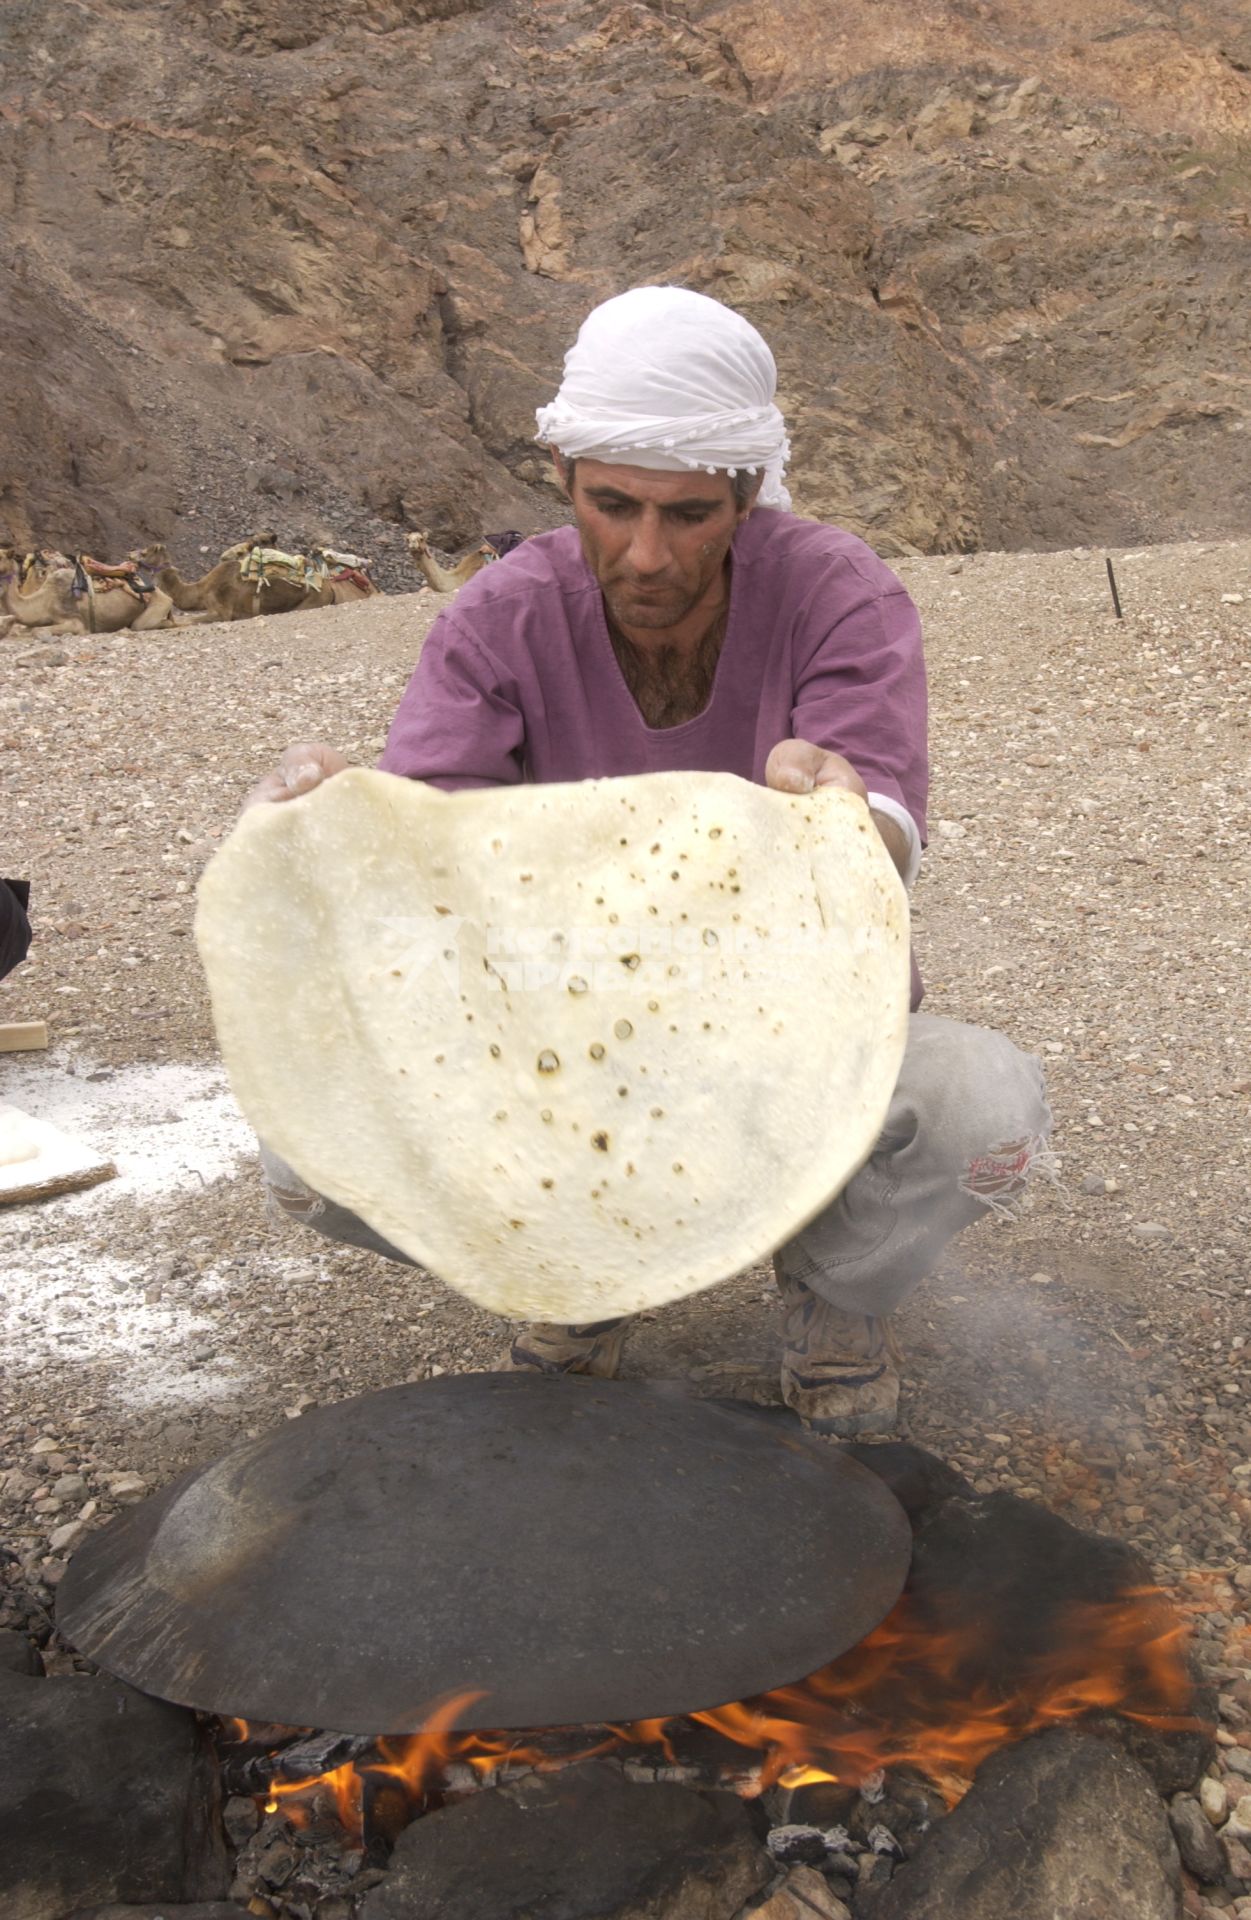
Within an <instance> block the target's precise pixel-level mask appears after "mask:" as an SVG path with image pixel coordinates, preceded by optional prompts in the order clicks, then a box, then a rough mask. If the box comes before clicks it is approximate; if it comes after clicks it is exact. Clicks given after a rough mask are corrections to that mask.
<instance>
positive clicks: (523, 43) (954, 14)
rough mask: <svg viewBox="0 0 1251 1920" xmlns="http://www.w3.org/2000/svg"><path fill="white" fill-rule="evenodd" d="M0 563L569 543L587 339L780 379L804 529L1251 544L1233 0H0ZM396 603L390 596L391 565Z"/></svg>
mask: <svg viewBox="0 0 1251 1920" xmlns="http://www.w3.org/2000/svg"><path fill="white" fill-rule="evenodd" d="M0 36H2V38H0V350H2V351H3V354H4V359H5V363H6V369H7V378H6V380H5V383H4V396H3V401H2V402H0V404H2V405H3V409H4V419H3V433H2V438H0V532H3V531H5V530H6V529H7V531H9V532H10V533H11V534H12V535H13V536H15V537H17V538H19V539H23V540H25V539H29V538H33V537H38V538H41V539H43V540H49V541H57V542H64V543H67V544H71V545H87V546H92V547H95V548H98V549H106V550H109V551H110V552H117V551H120V550H121V549H122V548H124V547H128V546H130V545H133V544H135V543H137V542H139V541H142V540H146V539H148V538H151V537H163V538H166V539H168V540H171V541H172V543H173V545H174V548H175V551H176V552H178V553H180V554H181V555H182V556H184V558H185V559H192V560H193V559H194V556H195V554H196V551H197V549H198V548H200V547H207V548H210V549H215V548H216V547H217V546H218V545H220V544H222V543H224V542H225V541H226V540H229V539H235V538H238V537H239V536H240V534H241V532H244V531H247V530H248V529H249V528H250V527H251V525H253V524H260V523H263V522H266V521H273V522H275V523H276V524H277V525H278V527H279V528H280V530H281V531H282V533H283V535H284V537H286V538H290V539H293V540H295V539H302V538H313V537H317V536H319V535H320V536H333V537H334V538H336V539H337V540H338V541H340V542H341V543H346V544H352V545H359V546H361V547H362V548H363V549H364V550H372V551H375V552H379V551H381V552H382V553H383V554H384V555H386V554H388V553H389V554H390V555H391V556H392V570H393V577H394V578H395V580H396V582H397V583H398V579H399V578H400V577H403V576H404V572H405V570H404V569H403V567H402V564H401V562H400V560H399V555H400V552H401V542H400V537H399V529H400V528H401V527H402V526H405V525H408V526H414V525H421V526H424V527H426V528H428V529H430V530H431V532H432V534H433V537H434V538H435V539H436V541H439V542H442V544H444V545H446V546H454V545H456V544H457V543H458V542H460V541H462V540H468V539H469V538H471V537H476V536H477V535H478V534H479V532H480V531H481V530H482V529H483V528H496V527H504V526H517V527H521V528H523V529H526V530H532V529H534V528H537V527H539V526H542V525H549V524H552V523H553V522H554V521H556V520H559V519H560V518H562V517H563V515H562V512H561V503H560V500H559V498H558V496H557V495H556V494H555V492H554V490H553V489H552V487H551V485H550V482H549V481H548V480H547V478H546V477H545V475H546V467H545V462H544V460H543V458H542V456H541V455H539V454H538V453H537V452H536V450H535V448H534V446H533V444H532V439H531V436H532V434H533V409H534V407H535V406H536V405H537V404H539V403H540V402H542V401H543V400H545V399H547V398H549V397H550V395H551V393H552V391H553V390H554V387H555V385H556V383H557V380H558V378H559V369H560V362H561V356H562V354H563V351H564V348H565V346H566V345H567V344H568V342H569V340H570V339H571V338H572V335H573V333H574V332H575V331H576V328H577V325H578V322H579V320H580V318H581V316H582V314H583V313H584V312H585V311H586V309H587V308H588V307H589V306H590V305H592V304H593V303H594V302H595V301H596V300H597V299H599V298H602V297H604V296H605V295H607V294H609V293H611V292H615V291H618V290H620V289H621V288H622V287H625V286H628V285H631V284H636V283H638V282H640V281H648V280H659V279H675V280H681V281H683V282H684V283H686V284H688V285H691V286H695V287H698V288H700V289H702V290H704V291H706V292H709V293H712V294H714V295H716V296H717V297H718V298H721V299H725V300H728V301H729V302H731V303H732V304H734V305H736V306H738V307H740V308H741V309H742V310H743V311H744V312H745V313H747V314H748V315H749V317H750V318H751V319H752V320H754V321H755V322H756V324H757V325H758V326H759V327H760V328H761V330H762V331H763V332H764V333H765V335H766V337H767V338H768V339H769V341H770V342H771V344H772V345H773V347H774V350H775V352H776V354H777V358H778V362H779V367H780V370H781V380H782V399H783V402H784V404H785V406H786V408H787V410H788V414H789V416H790V418H791V420H792V423H793V434H792V438H793V442H794V460H793V465H792V475H791V478H792V489H793V491H794V493H795V496H796V503H797V505H798V506H799V507H800V509H801V510H803V511H806V512H810V513H814V514H817V515H820V516H823V517H828V518H831V519H835V520H839V521H841V522H842V523H843V524H845V525H849V526H852V527H854V528H855V529H857V530H858V531H861V532H863V533H864V534H865V535H866V536H867V537H868V538H869V539H870V540H872V541H873V542H874V543H875V544H876V545H877V546H878V547H879V548H880V549H881V550H882V551H884V552H886V553H891V552H895V553H899V552H904V551H908V550H910V549H915V548H921V549H928V550H932V549H943V548H957V547H972V546H979V545H980V546H992V547H994V546H999V547H1007V546H1013V547H1015V546H1048V545H1060V544H1068V545H1072V544H1079V543H1082V542H1087V541H1096V540H1098V541H1107V542H1118V543H1123V542H1127V541H1137V540H1142V539H1148V538H1161V537H1166V536H1169V537H1172V536H1177V535H1180V534H1184V533H1187V532H1191V531H1198V532H1203V533H1211V534H1214V533H1219V532H1229V533H1232V532H1235V531H1241V530H1243V529H1245V525H1246V522H1247V514H1248V508H1249V507H1251V451H1249V448H1248V433H1247V431H1246V428H1247V420H1248V416H1249V415H1251V358H1249V356H1248V351H1247V349H1248V341H1249V334H1251V319H1249V317H1248V303H1247V300H1246V295H1245V289H1246V287H1247V285H1248V283H1249V282H1251V272H1249V268H1251V70H1249V69H1251V25H1249V24H1248V20H1247V16H1246V13H1245V9H1244V8H1243V7H1242V6H1241V4H1235V0H1191V3H1189V4H1186V3H1185V0H1175V4H1171V5H1170V6H1169V7H1168V9H1167V11H1164V10H1155V11H1149V10H1147V9H1146V8H1145V7H1143V6H1140V5H1139V4H1137V0H1084V3H1083V5H1082V6H1081V8H1080V10H1079V8H1078V6H1077V4H1076V0H1000V4H998V5H995V4H993V0H943V3H942V4H936V5H933V6H930V7H928V8H926V7H921V8H918V7H916V6H914V5H912V4H910V0H840V4H839V6H837V7H831V6H830V5H828V4H827V0H750V4H748V3H747V0H657V3H656V4H650V5H649V4H645V3H644V0H618V3H614V0H569V3H568V4H566V3H564V0H333V4H332V0H248V4H246V5H245V4H244V3H243V0H227V4H225V5H216V4H210V0H113V4H111V5H110V4H102V5H99V6H96V7H93V8H91V9H90V10H88V9H84V8H81V7H78V6H71V5H69V4H67V0H12V3H11V4H10V5H9V6H8V7H7V8H6V9H5V14H4V19H3V23H0ZM384 571H385V570H384Z"/></svg>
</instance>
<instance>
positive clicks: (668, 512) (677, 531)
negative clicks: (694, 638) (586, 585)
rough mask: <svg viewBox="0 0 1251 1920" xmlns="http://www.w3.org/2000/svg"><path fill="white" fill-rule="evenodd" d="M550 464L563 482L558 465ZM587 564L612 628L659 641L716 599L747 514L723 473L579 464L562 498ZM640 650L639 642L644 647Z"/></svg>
mask: <svg viewBox="0 0 1251 1920" xmlns="http://www.w3.org/2000/svg"><path fill="white" fill-rule="evenodd" d="M557 466H558V468H559V470H560V472H561V476H562V478H563V477H564V468H563V464H562V463H561V462H560V461H559V459H558V461H557ZM569 498H570V501H571V502H572V505H573V512H574V519H575V521H576V522H577V528H578V532H579V534H580V535H581V538H582V551H583V553H584V554H585V555H586V559H587V564H588V566H589V567H590V568H591V571H592V572H593V573H594V575H595V578H596V579H597V580H598V581H599V584H600V587H601V589H602V591H603V595H604V599H605V600H606V601H607V603H608V609H609V612H610V613H611V614H612V616H613V619H614V620H615V621H616V622H617V624H618V626H621V627H625V628H627V629H630V630H631V631H632V632H641V633H653V632H654V633H655V635H656V638H657V641H658V642H659V641H660V640H661V639H662V638H663V636H664V634H665V632H666V630H667V629H669V628H672V627H676V626H678V625H679V624H680V623H681V622H682V621H683V620H685V619H686V617H687V615H688V614H692V613H694V612H695V611H696V610H697V609H698V608H700V606H701V604H706V605H707V606H708V608H709V610H710V612H713V611H715V610H716V608H717V606H718V605H719V604H720V601H721V599H722V597H723V592H724V588H723V579H722V576H723V570H724V567H725V560H726V555H727V553H728V552H729V549H730V541H731V539H732V538H733V535H734V530H735V528H736V527H737V526H738V524H739V521H740V520H742V519H743V518H744V516H745V514H746V513H747V512H748V511H749V509H748V508H745V507H739V506H738V505H737V504H736V503H735V499H734V488H733V485H732V483H731V481H730V478H729V475H728V474H724V473H652V472H650V471H649V470H648V469H647V468H645V467H626V466H609V465H608V464H607V463H606V462H604V461H602V460H581V459H580V460H579V461H578V462H577V465H576V469H575V472H574V476H573V488H572V491H571V492H570V495H569ZM644 644H646V642H644Z"/></svg>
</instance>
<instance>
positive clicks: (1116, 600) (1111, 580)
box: [1103, 560, 1125, 620]
mask: <svg viewBox="0 0 1251 1920" xmlns="http://www.w3.org/2000/svg"><path fill="white" fill-rule="evenodd" d="M1103 564H1104V566H1105V567H1106V568H1107V570H1108V585H1109V586H1110V587H1111V589H1112V605H1113V606H1114V607H1115V608H1116V617H1117V619H1118V620H1123V619H1124V618H1125V615H1124V614H1123V613H1122V612H1121V596H1120V594H1119V593H1118V592H1117V590H1116V575H1115V574H1114V573H1113V571H1112V562H1111V560H1105V561H1104V563H1103Z"/></svg>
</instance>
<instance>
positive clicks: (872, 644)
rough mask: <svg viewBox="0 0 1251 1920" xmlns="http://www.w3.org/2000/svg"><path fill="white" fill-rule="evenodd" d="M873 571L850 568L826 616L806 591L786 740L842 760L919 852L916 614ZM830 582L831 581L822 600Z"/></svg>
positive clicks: (920, 672) (925, 765) (920, 678)
mask: <svg viewBox="0 0 1251 1920" xmlns="http://www.w3.org/2000/svg"><path fill="white" fill-rule="evenodd" d="M882 571H883V574H884V575H885V580H886V583H887V584H883V585H881V586H875V585H874V584H873V583H872V582H871V581H869V580H865V579H863V578H862V577H861V576H860V575H858V574H856V575H855V576H854V580H855V586H854V588H853V590H852V591H851V593H850V594H847V593H846V590H845V589H844V595H843V597H844V598H845V601H846V604H845V606H844V608H843V609H842V610H841V611H838V612H837V613H836V614H835V617H834V618H833V620H832V621H829V620H827V619H823V618H822V612H823V604H824V602H825V600H826V593H822V591H821V590H820V589H818V591H817V594H816V595H814V599H813V603H812V614H813V617H814V620H815V622H816V624H817V625H818V629H819V638H818V640H817V643H816V645H815V646H814V647H813V648H812V650H811V652H810V654H809V655H808V658H807V659H806V661H805V662H804V663H803V664H802V665H801V666H800V667H799V668H798V670H797V673H796V686H795V697H794V706H793V708H792V710H791V729H792V734H793V737H794V738H795V739H796V740H811V741H812V743H813V745H814V746H818V747H826V748H828V749H830V750H831V751H832V752H834V753H841V754H842V755H843V757H844V759H846V760H849V761H850V762H851V764H852V766H853V767H854V768H855V769H856V772H857V773H858V774H859V775H860V778H861V779H862V780H863V781H864V784H865V786H866V787H867V788H868V789H869V793H870V795H871V797H872V799H873V801H874V803H875V804H876V803H877V802H879V801H881V800H882V799H886V800H891V801H893V802H894V803H895V805H896V806H897V807H899V808H900V809H902V811H903V812H904V813H905V814H906V815H907V816H908V817H909V819H910V820H911V821H912V822H913V824H914V826H915V829H916V834H917V841H918V854H919V848H920V846H922V845H924V843H925V808H926V801H927V798H928V790H929V754H928V749H927V742H926V706H927V703H926V685H925V662H924V657H923V655H922V650H921V620H920V616H919V614H918V613H917V610H916V607H915V606H914V605H913V603H912V600H911V598H910V596H909V595H908V593H907V592H906V591H905V589H904V588H903V586H902V585H901V584H900V583H899V581H898V580H896V579H895V576H894V575H893V574H892V573H890V572H889V570H888V569H886V568H883V569H882ZM834 592H835V582H834V581H831V583H830V585H829V587H828V589H827V593H828V596H829V598H830V599H831V600H832V599H833V596H834ZM881 810H882V811H883V812H888V813H889V812H891V809H890V808H889V807H887V808H882V809H881ZM901 824H902V823H901ZM905 831H906V829H905Z"/></svg>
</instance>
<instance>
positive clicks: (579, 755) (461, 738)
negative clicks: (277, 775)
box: [379, 507, 928, 987]
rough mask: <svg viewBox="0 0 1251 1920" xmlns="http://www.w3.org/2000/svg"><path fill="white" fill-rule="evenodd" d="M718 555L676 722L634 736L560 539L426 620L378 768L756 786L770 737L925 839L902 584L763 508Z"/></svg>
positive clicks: (813, 530)
mask: <svg viewBox="0 0 1251 1920" xmlns="http://www.w3.org/2000/svg"><path fill="white" fill-rule="evenodd" d="M732 551H733V560H734V564H733V575H732V580H731V589H730V612H729V620H728V623H727V626H726V633H725V640H724V642H723V644H722V648H721V656H720V659H719V660H718V662H717V670H716V677H715V679H714V681H713V687H712V693H711V695H710V697H709V700H708V704H707V705H706V707H705V708H704V710H703V712H702V713H700V714H697V715H696V717H695V718H694V719H693V720H687V721H684V722H683V724H682V725H681V726H677V727H664V728H656V727H649V726H648V725H647V723H646V721H645V720H644V719H643V716H642V714H641V713H640V712H639V709H638V706H637V705H636V703H635V700H634V697H633V695H632V694H631V693H630V690H629V688H628V687H627V685H626V683H625V680H624V678H623V677H622V673H621V669H620V667H619V666H618V664H617V659H616V655H615V654H614V652H613V647H612V641H611V640H610V638H609V635H608V626H607V623H606V620H605V617H604V602H603V597H602V595H601V593H600V590H599V586H598V583H597V582H596V579H595V576H594V574H593V573H592V572H591V570H590V568H589V567H588V566H587V564H586V561H585V559H584V558H583V555H582V547H581V543H580V542H579V539H578V535H577V531H576V529H575V528H573V527H562V528H560V529H558V530H557V531H556V532H555V533H544V534H540V535H538V536H537V537H536V538H535V539H533V540H527V541H526V542H525V543H524V545H522V546H520V547H518V548H517V550H516V551H515V552H514V553H512V554H510V555H509V556H508V558H507V559H504V560H500V561H497V562H496V563H495V564H494V565H492V566H489V567H484V568H483V569H482V571H481V572H480V573H477V574H475V575H474V577H473V578H472V579H471V580H470V581H469V582H468V584H467V585H466V586H464V587H463V588H462V589H461V591H460V593H459V594H458V595H457V597H456V601H455V603H454V605H453V606H452V607H451V608H450V609H449V610H448V611H447V612H446V613H443V614H440V616H439V618H438V619H437V620H436V621H435V623H434V625H433V627H432V628H431V629H430V634H429V637H428V639H427V641H426V644H425V647H424V649H423V651H422V655H421V658H420V660H419V662H418V664H417V667H416V669H415V671H414V673H413V676H412V678H411V680H410V681H409V683H408V686H407V688H406V689H405V692H404V696H403V698H402V699H401V701H400V704H399V707H398V708H397V710H396V714H395V718H394V720H393V721H392V724H391V731H390V735H389V736H388V739H387V744H386V748H385V751H384V753H383V755H382V759H381V760H380V762H379V765H380V766H381V767H382V768H383V769H384V770H385V771H386V772H388V773H398V774H405V775H407V776H408V777H409V778H411V779H415V780H426V781H429V782H430V783H431V784H432V785H434V786H438V787H442V788H444V789H450V790H451V789H456V788H462V787H486V786H496V785H500V784H508V783H512V782H516V781H520V780H535V781H549V780H587V779H594V778H597V777H605V776H608V775H613V774H626V773H659V772H677V771H687V770H695V771H702V772H722V773H737V774H740V775H741V776H742V777H743V778H744V779H747V780H755V781H758V782H763V780H764V769H765V761H766V760H767V758H768V756H769V753H770V752H771V750H772V749H773V748H774V747H775V746H776V745H777V744H778V742H779V741H780V740H792V739H793V740H810V741H812V742H813V743H814V744H815V745H816V746H819V747H829V748H833V749H834V750H835V751H837V752H838V753H841V754H842V755H844V757H845V758H846V759H847V760H849V761H850V762H851V764H852V766H853V767H854V768H855V769H856V771H857V773H858V774H859V775H860V777H861V779H862V780H863V781H864V783H865V785H866V787H867V788H868V789H869V792H870V794H871V795H875V796H876V795H881V796H884V797H885V798H887V799H888V800H891V801H894V802H895V804H896V805H897V806H899V807H902V808H903V809H904V810H905V811H906V812H907V813H908V814H910V815H911V817H912V820H913V821H914V822H915V824H916V827H917V830H918V833H919V834H920V836H921V839H922V841H924V838H925V802H926V790H927V778H928V763H927V756H926V694H925V667H924V663H923V660H922V654H921V627H920V620H919V618H918V615H917V611H916V608H915V607H914V606H913V604H912V601H911V599H910V598H909V596H908V594H907V592H906V591H905V589H904V587H903V585H902V583H901V582H900V581H899V580H898V579H897V578H896V577H895V575H894V574H893V573H892V572H891V571H890V569H889V567H887V566H886V565H884V563H883V562H882V561H881V560H879V559H878V558H877V555H876V554H874V553H873V552H872V551H871V550H870V549H869V548H868V547H866V546H865V545H864V543H863V541H861V540H857V539H856V538H855V536H854V535H853V534H850V533H844V532H842V531H841V530H840V529H839V528H836V527H825V526H821V525H819V524H818V523H817V522H815V521H812V520H800V519H797V518H796V517H795V516H794V515H793V514H789V513H778V512H775V511H773V510H772V509H770V508H767V507H758V508H756V510H755V511H754V512H753V513H751V514H749V515H748V517H747V519H746V520H745V521H744V522H743V523H742V525H741V526H740V527H739V529H738V531H737V532H736V534H735V536H734V544H733V550H732ZM915 985H916V983H915V982H914V987H915Z"/></svg>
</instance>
